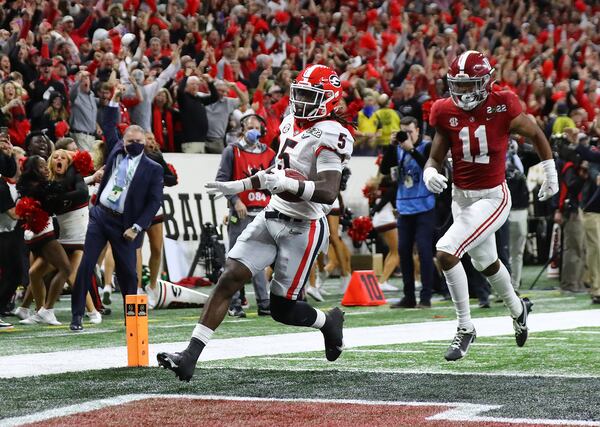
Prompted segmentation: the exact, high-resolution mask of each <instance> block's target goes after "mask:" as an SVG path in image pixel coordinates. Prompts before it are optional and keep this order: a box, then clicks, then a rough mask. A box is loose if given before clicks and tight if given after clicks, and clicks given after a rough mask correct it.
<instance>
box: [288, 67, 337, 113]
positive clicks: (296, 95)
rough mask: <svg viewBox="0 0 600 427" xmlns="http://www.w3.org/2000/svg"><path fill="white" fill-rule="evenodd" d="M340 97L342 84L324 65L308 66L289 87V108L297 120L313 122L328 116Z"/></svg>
mask: <svg viewBox="0 0 600 427" xmlns="http://www.w3.org/2000/svg"><path fill="white" fill-rule="evenodd" d="M341 97H342V82H341V81H340V78H339V77H338V75H337V73H336V72H335V71H334V70H332V69H331V68H329V67H326V66H325V65H316V64H313V65H309V66H308V67H306V68H305V69H304V70H302V71H301V72H300V74H298V77H296V80H294V81H293V82H292V84H291V87H290V107H291V110H292V113H293V114H294V117H295V118H297V119H305V120H315V119H320V118H323V117H327V116H329V115H330V114H331V113H332V112H333V111H334V110H335V108H336V106H337V104H338V102H339V101H340V99H341Z"/></svg>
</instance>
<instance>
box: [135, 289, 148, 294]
mask: <svg viewBox="0 0 600 427" xmlns="http://www.w3.org/2000/svg"><path fill="white" fill-rule="evenodd" d="M137 289H138V290H137V294H138V295H146V291H144V289H143V288H137Z"/></svg>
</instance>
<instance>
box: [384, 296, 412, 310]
mask: <svg viewBox="0 0 600 427" xmlns="http://www.w3.org/2000/svg"><path fill="white" fill-rule="evenodd" d="M416 307H417V303H416V301H415V300H409V299H407V298H406V297H404V298H402V299H401V300H400V301H398V302H397V303H395V304H392V305H390V308H416Z"/></svg>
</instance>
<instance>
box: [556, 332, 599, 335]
mask: <svg viewBox="0 0 600 427" xmlns="http://www.w3.org/2000/svg"><path fill="white" fill-rule="evenodd" d="M561 334H577V335H579V334H592V335H600V331H561Z"/></svg>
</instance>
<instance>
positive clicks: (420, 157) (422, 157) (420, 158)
mask: <svg viewBox="0 0 600 427" xmlns="http://www.w3.org/2000/svg"><path fill="white" fill-rule="evenodd" d="M430 151H431V144H429V143H428V144H427V146H426V147H425V151H424V152H423V154H421V153H420V152H419V151H418V150H416V149H415V150H413V151H412V152H411V153H410V155H411V156H412V157H413V159H415V160H416V162H417V163H418V164H419V166H420V167H421V169H423V168H425V163H427V159H428V158H429V152H430Z"/></svg>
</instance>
